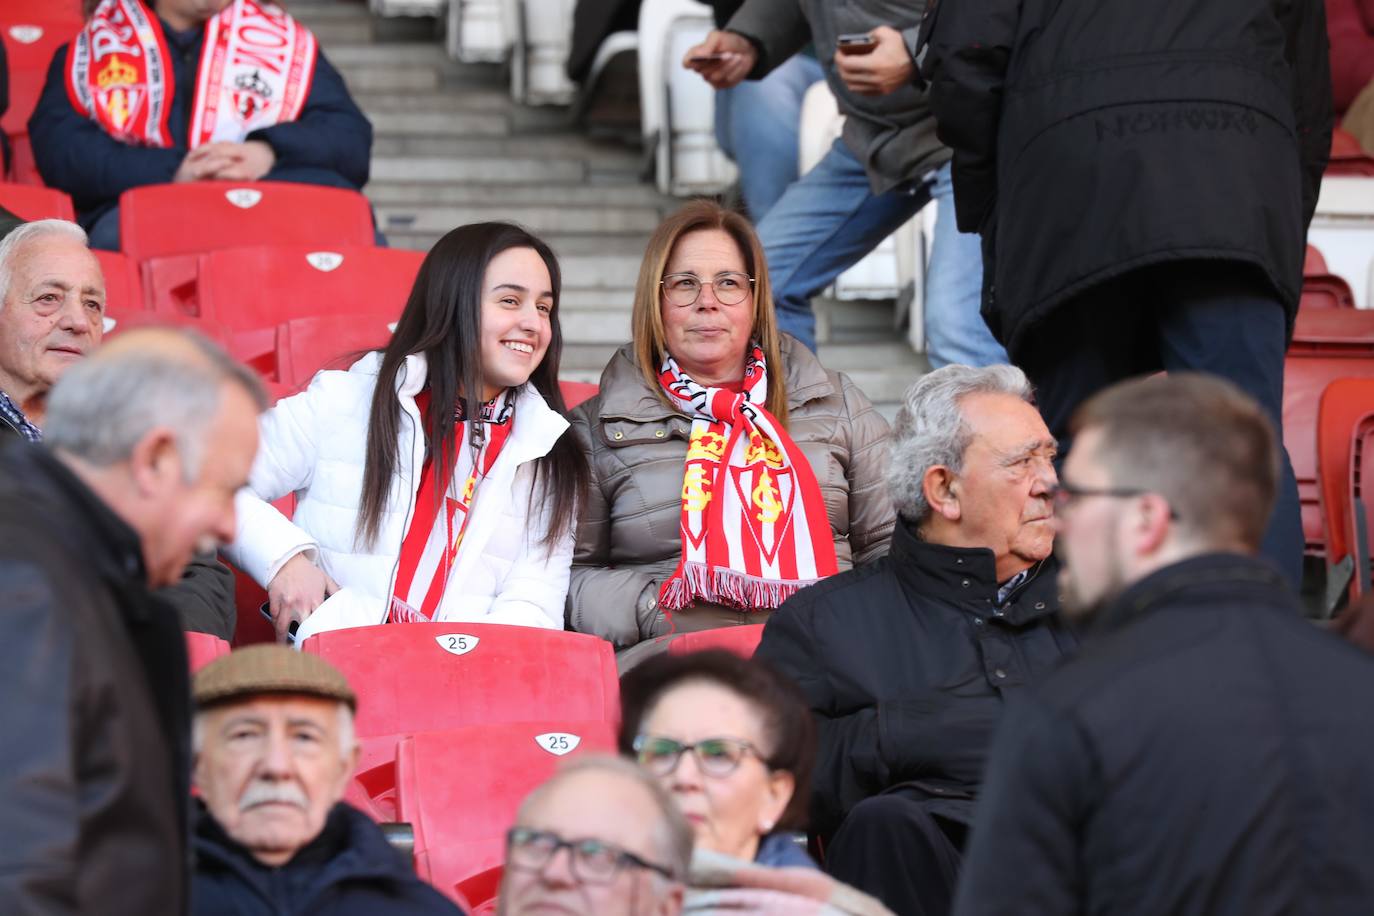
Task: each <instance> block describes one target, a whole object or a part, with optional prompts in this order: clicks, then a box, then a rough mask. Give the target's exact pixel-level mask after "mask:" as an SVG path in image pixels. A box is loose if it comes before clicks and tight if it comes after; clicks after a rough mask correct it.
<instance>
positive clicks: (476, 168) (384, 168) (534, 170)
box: [372, 153, 589, 184]
mask: <svg viewBox="0 0 1374 916" xmlns="http://www.w3.org/2000/svg"><path fill="white" fill-rule="evenodd" d="M588 171H589V170H588V167H587V164H586V163H585V162H581V161H578V160H573V159H555V160H552V161H549V160H545V159H537V158H528V157H520V158H509V157H500V156H482V157H470V158H467V159H453V158H448V157H440V156H381V155H376V154H375V153H374V155H373V157H372V177H373V178H374V179H376V180H378V181H406V182H412V183H413V182H436V183H448V184H463V183H471V182H485V183H492V184H524V183H528V182H535V183H541V184H545V183H550V182H568V183H580V182H582V181H584V180H586V179H587V178H588Z"/></svg>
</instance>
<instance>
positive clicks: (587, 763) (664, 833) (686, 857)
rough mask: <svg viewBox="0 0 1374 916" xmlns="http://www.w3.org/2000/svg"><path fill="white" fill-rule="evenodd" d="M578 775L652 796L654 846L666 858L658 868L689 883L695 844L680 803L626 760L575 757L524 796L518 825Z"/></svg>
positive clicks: (603, 756) (602, 756) (674, 878)
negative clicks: (608, 779)
mask: <svg viewBox="0 0 1374 916" xmlns="http://www.w3.org/2000/svg"><path fill="white" fill-rule="evenodd" d="M579 773H607V774H610V775H613V776H619V777H622V778H624V779H627V780H629V781H630V782H633V783H635V784H636V785H638V786H640V787H641V788H642V789H644V791H645V792H647V793H648V794H649V797H650V798H652V799H653V801H654V807H656V808H657V809H658V814H659V817H658V823H656V824H655V825H654V845H655V846H657V847H658V855H660V856H662V857H663V861H662V862H661V863H658V864H661V865H663V866H664V867H665V868H667V869H668V871H670V872H672V875H673V880H675V881H686V880H687V870H688V868H689V867H690V866H691V863H692V845H693V843H694V842H695V837H694V836H693V833H692V827H691V825H690V824H688V823H687V819H686V818H685V817H683V816H682V812H681V811H680V810H679V809H678V806H677V802H675V801H673V799H672V797H671V796H670V795H669V794H668V793H667V792H666V791H665V790H664V788H663V787H662V786H661V785H659V783H658V780H657V779H655V778H654V777H653V776H651V775H649V773H647V772H646V771H645V770H644V769H643V768H642V767H640V766H639V765H638V764H636V763H633V762H631V761H629V760H625V759H624V758H621V757H612V756H609V755H605V754H587V755H585V756H582V757H574V758H573V759H572V760H569V761H568V762H567V763H565V764H563V765H562V766H561V767H559V768H558V772H556V773H554V774H553V776H551V777H549V779H548V781H546V782H545V783H543V784H542V785H540V786H539V787H538V788H536V789H535V790H534V791H533V792H531V793H530V794H529V795H527V796H525V800H524V801H523V802H522V803H521V804H520V811H519V813H518V814H517V815H516V818H517V821H519V820H523V819H524V817H525V815H526V813H528V811H529V809H530V808H532V807H533V806H534V805H536V804H538V802H539V801H540V800H541V799H543V798H544V797H546V796H547V795H548V794H549V792H550V791H552V790H553V788H555V787H556V786H558V785H559V784H560V783H562V782H564V781H566V780H567V779H569V778H570V777H572V776H575V775H577V774H579Z"/></svg>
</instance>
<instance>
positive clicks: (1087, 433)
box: [955, 374, 1374, 916]
mask: <svg viewBox="0 0 1374 916" xmlns="http://www.w3.org/2000/svg"><path fill="white" fill-rule="evenodd" d="M1073 426H1074V432H1075V435H1076V438H1075V440H1074V447H1073V451H1072V452H1071V453H1070V454H1069V457H1068V460H1067V462H1066V463H1065V465H1064V481H1063V483H1062V485H1061V486H1060V487H1059V490H1058V492H1057V499H1056V502H1057V503H1058V511H1057V519H1058V529H1059V534H1058V543H1059V548H1060V550H1061V551H1062V553H1063V559H1064V564H1065V567H1064V572H1063V573H1062V582H1063V586H1064V589H1063V591H1064V600H1065V613H1066V614H1070V615H1073V616H1075V617H1078V618H1080V619H1081V620H1083V621H1084V622H1085V624H1086V627H1087V630H1086V632H1085V634H1084V639H1085V642H1084V645H1083V650H1082V652H1081V653H1080V654H1079V655H1078V656H1077V657H1076V658H1074V659H1073V660H1071V661H1069V662H1067V663H1066V664H1065V665H1063V666H1062V667H1060V668H1059V669H1058V670H1057V671H1056V672H1055V673H1054V674H1052V675H1050V676H1049V677H1048V678H1047V679H1046V680H1045V681H1044V682H1043V683H1042V684H1041V685H1040V686H1039V687H1038V688H1037V689H1036V690H1035V691H1033V692H1032V693H1031V695H1030V696H1029V697H1028V698H1027V700H1026V702H1023V703H1021V704H1020V705H1019V706H1018V707H1017V710H1016V713H1015V714H1014V715H1009V716H1007V718H1006V719H1005V720H1004V724H1003V726H1002V729H1001V731H1000V733H999V735H998V737H997V740H996V742H995V746H994V750H993V752H992V755H991V762H990V763H989V767H988V773H987V779H986V781H985V784H984V789H983V794H982V799H981V801H980V803H979V810H978V816H977V820H976V822H975V824H974V828H973V835H972V839H971V842H970V848H969V851H968V854H967V856H966V861H965V868H964V874H963V878H962V881H961V883H960V886H959V895H958V901H957V904H956V906H955V912H956V913H957V914H958V916H990V914H1016V916H1023V914H1039V913H1044V914H1051V913H1055V914H1057V913H1097V914H1141V916H1146V914H1157V913H1171V914H1175V916H1186V914H1197V916H1204V914H1206V916H1218V914H1231V913H1234V914H1249V913H1260V912H1265V913H1280V912H1281V913H1320V914H1322V916H1345V914H1349V916H1355V914H1367V913H1369V912H1370V909H1371V905H1372V903H1371V902H1372V901H1374V859H1372V858H1371V857H1370V855H1369V852H1370V850H1371V849H1374V816H1371V815H1374V783H1372V782H1371V781H1370V779H1369V774H1370V772H1374V705H1371V704H1370V702H1369V697H1371V696H1374V660H1372V659H1370V658H1369V657H1368V656H1367V655H1365V654H1364V653H1362V652H1361V651H1359V650H1358V649H1355V648H1354V647H1352V646H1349V645H1346V644H1345V643H1344V642H1342V641H1341V640H1340V639H1338V638H1337V637H1335V636H1334V635H1332V634H1329V633H1326V632H1323V631H1322V630H1321V629H1319V628H1318V627H1316V626H1313V625H1312V624H1311V623H1309V622H1307V621H1305V620H1303V619H1302V615H1301V611H1300V609H1299V606H1298V604H1297V602H1296V601H1295V600H1294V598H1293V596H1292V595H1291V594H1290V593H1289V591H1288V589H1287V587H1286V586H1285V585H1284V580H1283V578H1282V577H1281V576H1280V574H1279V572H1278V571H1277V569H1275V568H1274V567H1272V566H1270V565H1269V564H1268V563H1267V562H1266V561H1263V560H1260V559H1258V558H1257V557H1256V556H1255V554H1256V552H1257V551H1258V550H1259V547H1260V543H1261V540H1262V538H1263V535H1264V531H1265V526H1266V523H1267V521H1268V519H1269V513H1270V510H1271V508H1272V506H1273V503H1274V498H1275V491H1276V488H1277V481H1278V473H1279V471H1278V468H1279V457H1278V442H1277V437H1276V436H1275V434H1274V429H1273V426H1272V424H1271V422H1270V420H1269V419H1268V415H1267V414H1266V413H1265V412H1264V411H1263V410H1262V409H1261V407H1260V406H1259V404H1258V403H1256V402H1255V401H1253V400H1252V399H1251V398H1250V397H1249V396H1247V395H1245V394H1243V393H1242V392H1241V391H1240V389H1238V388H1236V387H1234V386H1232V385H1231V384H1230V383H1228V382H1224V381H1221V380H1219V379H1215V378H1209V377H1205V376H1201V375H1189V374H1174V375H1170V376H1168V377H1160V378H1149V379H1144V380H1141V381H1136V382H1130V383H1126V384H1122V385H1118V386H1116V387H1113V388H1109V389H1107V390H1106V391H1104V392H1102V393H1101V394H1099V395H1098V396H1096V397H1094V398H1093V399H1091V400H1090V401H1088V402H1087V403H1086V404H1085V405H1084V406H1083V407H1082V408H1081V409H1080V410H1079V411H1078V413H1077V414H1076V417H1075V421H1074V424H1073ZM1009 863H1014V867H1008V865H1009Z"/></svg>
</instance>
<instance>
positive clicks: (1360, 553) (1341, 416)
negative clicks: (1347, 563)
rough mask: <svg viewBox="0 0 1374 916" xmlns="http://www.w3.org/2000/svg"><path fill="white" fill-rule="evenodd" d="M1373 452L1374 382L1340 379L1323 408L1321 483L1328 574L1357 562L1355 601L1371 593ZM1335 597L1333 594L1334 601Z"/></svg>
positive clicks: (1319, 457)
mask: <svg viewBox="0 0 1374 916" xmlns="http://www.w3.org/2000/svg"><path fill="white" fill-rule="evenodd" d="M1371 449H1374V379H1367V378H1340V379H1336V380H1335V381H1333V382H1331V383H1330V384H1329V385H1327V386H1326V390H1325V391H1323V392H1322V395H1321V401H1320V404H1319V406H1318V409H1317V478H1318V481H1319V485H1320V486H1319V493H1320V501H1321V514H1322V532H1323V534H1324V536H1325V538H1326V557H1327V575H1328V577H1330V576H1332V575H1334V574H1335V571H1334V569H1333V567H1335V566H1336V565H1337V564H1338V563H1341V562H1342V561H1344V560H1346V558H1350V559H1351V560H1352V561H1353V570H1352V572H1353V576H1352V578H1351V582H1350V585H1349V587H1348V589H1347V591H1346V594H1347V595H1348V596H1349V599H1350V601H1352V602H1353V601H1355V600H1357V599H1358V598H1359V597H1360V595H1361V594H1363V593H1364V592H1365V591H1367V590H1368V588H1369V556H1370V550H1369V548H1370V540H1369V522H1370V520H1371V519H1374V485H1365V481H1366V480H1367V479H1368V478H1367V474H1368V473H1369V471H1368V470H1366V469H1365V468H1364V467H1363V463H1364V461H1365V460H1366V458H1368V460H1370V461H1374V452H1372V451H1371ZM1360 508H1362V509H1363V512H1362V513H1361V512H1360V511H1359V509H1360ZM1361 515H1363V519H1361ZM1362 521H1363V525H1362V524H1361V522H1362ZM1362 527H1363V528H1364V538H1363V541H1362V540H1361V537H1360V530H1361V528H1362ZM1335 597H1336V596H1333V595H1332V594H1331V593H1330V592H1329V591H1328V598H1329V599H1331V598H1335Z"/></svg>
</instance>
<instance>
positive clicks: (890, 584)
mask: <svg viewBox="0 0 1374 916" xmlns="http://www.w3.org/2000/svg"><path fill="white" fill-rule="evenodd" d="M997 590H998V585H997V579H996V574H995V566H994V560H993V554H992V551H991V550H971V549H965V548H956V547H942V546H939V545H935V544H927V543H925V542H923V541H921V540H919V539H917V537H916V536H915V535H914V534H913V533H912V532H911V530H910V528H909V527H908V526H907V525H906V524H905V523H903V522H898V524H897V526H896V527H895V529H894V530H893V534H892V547H891V553H890V554H889V555H888V556H886V557H884V558H882V559H880V560H877V561H876V562H874V563H871V564H869V565H867V566H863V567H860V568H858V569H854V570H850V571H849V572H844V573H840V574H839V575H837V576H832V577H831V578H829V579H827V580H825V581H824V582H822V583H819V584H817V585H813V586H810V587H808V588H804V589H802V590H801V591H799V592H797V594H795V595H794V596H792V598H790V599H789V600H788V601H786V602H785V603H784V604H783V606H782V607H781V608H779V609H778V611H777V612H776V613H774V614H773V616H772V617H771V618H770V619H769V621H768V624H767V626H766V627H765V628H764V631H763V639H762V641H761V642H760V644H759V648H758V652H757V655H758V657H759V658H762V659H764V660H766V661H769V662H771V663H772V664H774V665H775V666H777V668H778V669H779V670H781V671H782V672H783V673H785V674H787V675H788V676H790V677H791V678H793V679H794V680H795V681H796V682H797V684H798V685H799V686H800V687H801V689H802V692H803V693H804V694H805V695H806V698H807V701H808V704H809V705H810V707H811V710H812V712H813V713H814V714H815V716H816V721H817V725H818V729H819V738H820V740H819V747H818V749H817V754H816V770H815V777H814V782H813V796H812V824H811V826H812V828H813V829H814V830H816V831H818V832H819V833H821V834H822V835H829V834H831V833H833V832H834V830H835V829H836V828H837V827H838V826H839V825H840V822H841V821H842V820H843V819H844V817H845V815H846V814H847V813H848V812H849V810H850V809H851V808H853V807H854V805H856V804H858V803H859V802H860V801H862V800H864V799H865V798H868V797H869V796H872V795H877V794H879V793H881V792H885V791H889V790H892V789H894V787H898V786H900V787H901V791H903V792H904V793H906V794H908V795H911V796H914V797H916V798H918V799H920V800H921V801H922V802H923V803H925V806H926V808H927V810H929V811H930V812H931V813H932V814H939V815H941V816H943V817H946V818H949V819H951V820H954V821H957V822H960V823H967V822H968V821H970V820H971V818H972V809H973V798H974V796H975V795H976V794H977V791H978V786H979V783H980V782H981V781H982V771H983V760H984V757H985V755H986V752H987V748H988V745H989V744H990V743H991V740H992V734H993V729H994V728H995V727H996V725H997V722H998V720H999V719H1000V718H1001V715H1002V709H1003V707H1004V705H1005V703H1006V700H1007V698H1008V697H1012V696H1015V695H1017V694H1019V693H1021V692H1022V691H1024V690H1025V689H1026V688H1027V687H1028V686H1029V685H1030V684H1031V683H1032V682H1034V681H1036V680H1038V679H1039V678H1040V677H1042V676H1043V675H1044V673H1045V672H1046V671H1047V670H1048V669H1049V668H1051V667H1052V666H1053V665H1054V664H1055V663H1056V662H1057V661H1058V660H1059V658H1060V656H1061V655H1062V654H1063V653H1064V652H1066V651H1068V650H1069V649H1071V648H1073V647H1074V645H1076V639H1075V637H1074V636H1073V635H1072V634H1071V633H1070V632H1069V631H1068V630H1066V629H1065V628H1063V627H1062V626H1061V625H1060V624H1059V623H1058V621H1057V619H1056V618H1055V616H1054V613H1055V611H1056V610H1057V609H1058V606H1059V602H1058V597H1057V595H1058V593H1057V586H1056V582H1055V564H1054V561H1053V559H1050V560H1046V561H1044V562H1042V563H1040V564H1039V566H1038V567H1036V568H1035V569H1034V570H1033V574H1032V575H1031V577H1030V578H1028V579H1027V580H1026V581H1025V582H1023V583H1022V584H1021V585H1020V586H1018V587H1017V588H1016V589H1015V591H1013V592H1012V593H1011V595H1010V596H1008V600H1007V601H1006V602H1005V603H1004V604H1003V605H1001V606H998V605H997V604H996V597H997Z"/></svg>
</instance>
